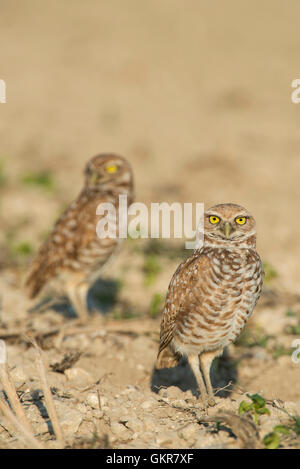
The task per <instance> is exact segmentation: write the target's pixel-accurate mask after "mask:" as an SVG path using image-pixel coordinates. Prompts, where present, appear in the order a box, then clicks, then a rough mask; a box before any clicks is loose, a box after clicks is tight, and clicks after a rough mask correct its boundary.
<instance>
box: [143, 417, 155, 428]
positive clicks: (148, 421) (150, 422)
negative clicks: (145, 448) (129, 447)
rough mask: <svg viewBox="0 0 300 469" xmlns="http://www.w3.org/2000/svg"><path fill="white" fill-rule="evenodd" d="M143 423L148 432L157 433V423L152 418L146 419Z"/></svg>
mask: <svg viewBox="0 0 300 469" xmlns="http://www.w3.org/2000/svg"><path fill="white" fill-rule="evenodd" d="M143 423H144V427H145V431H146V432H155V431H156V429H157V423H156V421H155V420H154V419H153V418H152V417H144V418H143Z"/></svg>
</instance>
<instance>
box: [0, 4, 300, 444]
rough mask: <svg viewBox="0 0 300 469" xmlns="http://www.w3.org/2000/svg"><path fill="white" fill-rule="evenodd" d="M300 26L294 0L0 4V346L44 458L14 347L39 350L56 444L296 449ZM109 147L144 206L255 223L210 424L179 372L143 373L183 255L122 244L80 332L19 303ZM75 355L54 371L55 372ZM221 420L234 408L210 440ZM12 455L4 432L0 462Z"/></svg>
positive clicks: (40, 407)
mask: <svg viewBox="0 0 300 469" xmlns="http://www.w3.org/2000/svg"><path fill="white" fill-rule="evenodd" d="M299 14H300V5H299V2H297V1H296V0H291V1H290V2H289V3H288V4H286V3H284V2H282V1H278V0H272V1H271V0H268V1H266V0H263V1H257V0H254V1H252V2H239V1H237V0H228V1H227V2H218V1H215V0H212V1H209V2H208V1H204V2H199V1H198V0H189V2H183V1H182V0H164V1H161V0H149V1H147V2H141V1H140V0H127V1H126V2H125V1H123V0H110V1H109V2H108V1H103V0H101V1H99V0H98V1H96V0H87V1H85V2H82V1H79V0H72V1H67V0H63V1H58V0H51V1H49V0H45V1H43V2H41V1H38V0H11V1H10V2H5V1H3V0H0V78H1V79H4V80H5V81H6V85H7V103H6V104H0V142H1V145H0V227H1V228H0V269H1V270H0V297H1V318H0V319H1V323H0V326H1V327H0V338H2V339H5V340H6V343H7V347H8V363H9V367H10V370H11V373H12V375H13V378H14V382H15V385H16V387H17V390H18V394H19V397H20V399H21V401H22V403H23V405H24V408H25V410H26V413H27V416H28V418H29V420H30V421H31V423H32V426H33V427H34V432H35V434H36V436H37V437H38V438H39V439H40V440H41V441H43V443H44V444H45V446H48V447H55V444H56V442H55V439H54V436H53V428H52V426H51V422H50V421H49V418H48V414H47V411H46V409H45V406H44V397H43V393H42V392H41V388H40V383H39V376H38V373H37V370H36V365H35V362H34V350H33V348H32V347H31V346H30V345H29V344H28V342H27V341H26V339H25V338H24V337H23V335H22V334H23V332H26V333H27V334H31V335H33V336H35V337H36V338H37V340H38V342H39V344H40V346H41V347H42V349H43V351H44V358H45V361H46V363H47V366H48V379H49V382H50V385H51V390H52V394H53V398H54V402H55V404H56V406H57V410H58V414H59V419H60V421H61V425H62V427H63V431H64V435H65V445H66V446H67V447H77V448H87V447H96V448H101V447H115V448H117V447H118V448H133V447H137V448H139V447H150V448H159V447H166V448H178V447H181V448H184V447H195V448H201V447H214V448H224V447H225V448H227V447H261V446H262V447H263V446H265V445H268V444H269V446H270V443H268V441H269V440H264V437H265V436H266V435H268V434H270V433H271V437H270V438H271V440H270V441H271V445H272V444H273V446H276V444H277V443H278V445H277V446H281V447H299V445H300V443H299V434H300V421H299V420H297V415H299V414H300V391H299V379H300V364H295V363H293V362H292V360H291V354H292V352H293V350H294V349H293V348H292V342H293V341H294V340H295V339H300V292H299V281H300V264H299V256H300V243H299V235H300V218H299V199H300V185H299V173H300V157H299V156H300V136H299V120H300V104H299V105H296V104H293V103H292V101H291V93H292V91H293V90H292V88H291V82H292V80H293V79H295V78H299V46H300V33H299V22H298V17H299ZM104 151H113V152H117V153H120V154H122V155H124V156H126V157H127V158H128V159H129V160H130V162H131V164H132V165H133V168H134V173H135V181H136V200H137V201H139V202H145V203H147V204H149V203H150V202H162V201H166V202H174V201H176V202H196V201H198V202H204V203H205V206H206V207H209V206H211V205H213V204H216V203H222V202H235V203H238V204H241V205H244V206H245V207H247V208H248V209H249V210H250V211H251V212H252V213H253V214H254V216H255V217H256V220H257V230H258V252H259V253H260V255H261V257H262V259H263V260H264V263H265V269H266V273H267V281H266V284H265V288H264V292H263V295H262V299H261V301H260V303H259V305H258V307H257V309H256V310H255V313H254V315H253V318H251V321H250V322H249V324H248V326H247V328H246V330H245V333H244V334H243V336H242V337H241V338H240V340H239V342H238V344H236V345H233V346H232V347H230V348H229V349H228V351H227V352H226V354H225V355H224V357H222V358H221V359H219V360H218V361H216V363H215V365H214V369H213V379H214V385H215V387H216V388H220V387H224V386H226V385H227V384H228V383H230V382H231V384H230V385H229V387H227V388H226V389H225V390H223V391H222V392H221V393H220V397H218V405H217V407H215V408H212V409H209V411H208V413H207V414H205V413H203V412H202V413H201V411H200V410H199V409H198V407H197V405H198V404H197V400H196V398H195V396H193V394H192V390H193V385H194V383H193V377H192V376H191V373H190V371H189V370H188V369H187V367H186V366H185V365H184V364H182V366H180V367H179V369H176V370H173V371H170V372H167V373H163V374H157V373H153V363H154V360H155V357H156V353H157V344H158V337H159V322H160V321H159V314H160V311H161V307H162V304H163V297H164V295H165V293H166V289H167V286H168V283H169V280H170V278H171V275H172V273H173V272H174V270H175V269H176V267H177V265H178V264H179V263H180V262H181V261H182V260H183V258H184V256H186V255H187V252H186V251H184V249H183V242H184V240H182V242H178V240H177V241H176V242H172V241H170V242H167V241H157V242H154V243H153V242H149V241H145V240H136V241H133V240H130V241H127V242H126V243H125V245H124V247H123V250H122V252H121V254H120V255H119V257H118V259H117V260H116V261H115V263H114V264H113V265H111V267H110V268H109V269H108V270H107V272H106V273H105V278H104V279H103V280H102V282H98V284H97V285H96V286H95V287H94V288H93V291H92V292H91V295H90V298H89V300H90V309H91V319H90V322H89V323H88V324H87V325H86V326H85V327H81V328H80V327H78V326H76V324H75V323H73V319H74V313H73V312H72V310H71V308H70V307H69V305H68V304H66V303H65V302H64V301H63V300H62V299H58V300H57V302H56V303H55V304H54V305H53V304H52V306H51V307H50V306H49V307H47V305H46V306H45V305H42V306H40V307H39V308H36V307H34V306H36V303H35V304H34V305H32V304H31V303H29V301H28V300H27V299H26V298H25V296H24V294H23V292H22V289H21V286H22V282H23V279H24V274H25V273H26V269H27V268H28V265H29V263H30V260H31V258H32V256H33V254H34V252H35V251H36V250H37V248H38V246H39V245H40V243H41V242H42V241H43V239H45V237H46V236H47V233H48V232H49V230H50V229H51V226H52V225H53V223H54V221H55V220H56V219H57V217H58V216H59V214H60V213H61V212H62V210H63V209H64V207H65V206H66V204H68V203H69V202H70V201H71V200H72V199H73V198H75V197H76V195H77V194H78V192H79V190H80V188H81V184H82V170H83V167H84V165H85V162H86V161H87V159H89V158H90V157H91V156H93V155H94V154H97V153H99V152H104ZM75 352H80V355H79V356H78V355H77V356H75V359H74V360H73V362H72V360H71V361H70V363H69V365H68V366H69V367H68V368H67V369H66V370H63V371H61V370H60V371H55V367H54V368H53V367H51V365H54V364H55V363H60V362H61V361H62V360H63V358H64V357H66V355H67V358H68V357H69V358H70V355H68V354H71V357H72V356H73V358H74V353H75ZM76 360H77V361H76ZM67 362H68V360H67ZM245 393H250V395H253V394H254V395H255V394H256V393H258V394H259V395H261V396H263V397H264V398H265V399H266V405H267V408H268V410H269V412H270V413H265V414H263V415H261V416H260V417H259V422H258V421H256V424H257V425H256V428H255V430H253V429H252V430H253V432H254V433H253V435H252V436H251V438H250V436H249V432H248V433H247V432H246V433H247V435H248V436H247V437H245V435H244V436H243V435H241V434H239V431H238V430H236V428H239V427H240V426H243V425H247V423H246V424H245V422H244V423H241V422H240V423H239V425H236V423H234V421H233V420H232V419H233V417H232V414H233V415H234V416H235V417H237V418H242V416H241V415H239V413H238V409H239V405H240V402H241V401H243V400H244V401H246V402H252V401H251V398H249V397H247V396H246V395H245ZM248 410H249V409H248ZM218 411H221V412H223V413H224V412H225V411H226V412H231V414H230V415H231V417H230V418H229V417H228V416H227V417H226V418H227V420H226V418H225V417H224V418H223V425H222V424H219V423H214V421H213V419H214V418H215V416H216V415H217V413H218ZM199 412H200V413H199ZM248 414H249V418H248V417H247V418H248V420H247V422H248V423H249V422H250V421H251V422H252V421H254V420H253V417H254V418H256V416H255V415H254V414H255V412H254V411H253V409H252V411H251V409H250V410H249V412H248V413H246V415H247V416H248ZM209 416H210V417H211V419H212V420H211V421H209V422H208V421H207V419H208V420H209ZM245 418H246V417H245ZM205 419H206V420H205ZM224 419H225V420H224ZM228 419H229V420H228ZM230 419H231V420H230ZM220 420H222V419H221V418H220ZM224 422H225V423H224ZM278 425H281V426H282V425H284V428H288V430H285V432H284V431H283V430H282V428H281V430H280V429H279V430H278V428H279V427H278V428H277V427H276V426H278ZM297 425H298V426H297ZM274 428H275V430H274ZM276 428H277V429H276ZM252 430H251V431H252ZM255 432H257V433H255ZM250 433H251V432H250ZM274 435H275V436H274ZM278 439H279V440H278ZM278 441H279V442H278ZM22 445H23V443H22V439H20V438H19V436H18V432H17V431H16V430H15V429H14V428H9V425H8V426H7V424H6V423H5V422H4V421H0V447H22Z"/></svg>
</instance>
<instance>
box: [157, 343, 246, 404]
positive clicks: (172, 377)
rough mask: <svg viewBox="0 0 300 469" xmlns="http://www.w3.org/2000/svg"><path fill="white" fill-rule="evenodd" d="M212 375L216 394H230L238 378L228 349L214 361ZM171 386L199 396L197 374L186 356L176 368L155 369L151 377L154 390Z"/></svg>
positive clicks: (220, 395) (224, 395)
mask: <svg viewBox="0 0 300 469" xmlns="http://www.w3.org/2000/svg"><path fill="white" fill-rule="evenodd" d="M210 376H211V383H212V386H213V389H214V390H215V395H217V396H219V397H226V396H228V395H230V393H231V392H232V389H233V385H234V383H235V382H236V380H237V367H236V363H235V361H233V360H232V359H231V358H230V356H229V354H228V352H227V350H226V349H225V351H224V353H223V355H222V356H221V357H218V358H215V360H214V361H213V363H212V367H211V372H210ZM171 386H176V387H178V388H179V389H181V391H183V392H186V391H191V392H192V394H193V395H194V396H196V397H198V396H199V391H198V389H197V382H196V378H195V375H194V373H193V371H192V370H191V368H190V366H189V363H188V361H187V360H186V359H185V358H182V359H181V360H180V362H179V364H178V365H177V366H176V367H174V368H162V369H160V370H157V369H153V372H152V377H151V390H152V391H153V392H155V393H159V391H160V390H161V389H165V388H168V387H171Z"/></svg>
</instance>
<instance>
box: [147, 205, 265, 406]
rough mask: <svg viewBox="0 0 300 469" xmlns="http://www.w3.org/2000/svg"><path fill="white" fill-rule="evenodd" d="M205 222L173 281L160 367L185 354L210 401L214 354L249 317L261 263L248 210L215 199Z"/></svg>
mask: <svg viewBox="0 0 300 469" xmlns="http://www.w3.org/2000/svg"><path fill="white" fill-rule="evenodd" d="M203 226H204V233H203V235H204V237H203V246H202V247H201V249H196V250H195V251H194V253H193V254H192V255H191V256H190V257H189V258H188V259H187V260H185V261H184V262H183V263H182V264H181V265H180V266H179V267H178V269H177V270H176V272H175V273H174V275H173V277H172V280H171V282H170V285H169V289H168V293H167V297H166V302H165V307H164V310H163V313H162V321H161V331H160V346H159V353H158V358H157V363H156V367H157V368H164V367H172V366H175V365H176V364H177V362H178V360H179V358H180V357H182V356H185V357H187V359H188V362H189V364H190V366H191V368H192V370H193V372H194V374H195V377H196V380H197V384H198V387H199V390H200V392H201V397H202V401H203V404H204V407H207V405H208V404H209V405H214V403H215V400H214V393H213V389H212V385H211V381H210V367H211V363H212V360H213V359H214V358H215V357H217V356H219V355H221V354H222V352H223V350H224V347H226V345H228V344H230V343H231V342H233V341H234V340H235V339H236V338H237V337H238V336H239V334H240V332H241V330H242V329H243V327H244V326H245V324H246V322H247V320H248V319H249V317H250V315H251V313H252V311H253V309H254V307H255V305H256V303H257V301H258V299H259V296H260V293H261V288H262V282H263V269H262V263H261V260H260V257H259V255H258V254H257V252H256V228H255V220H254V218H253V216H252V215H251V214H250V213H249V212H248V210H246V209H245V208H243V207H241V206H239V205H235V204H232V203H228V204H219V205H215V206H214V207H212V208H210V209H209V210H207V211H206V212H205V214H204V224H203ZM200 369H201V371H200Z"/></svg>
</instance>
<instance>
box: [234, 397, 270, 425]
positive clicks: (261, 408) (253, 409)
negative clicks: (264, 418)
mask: <svg viewBox="0 0 300 469" xmlns="http://www.w3.org/2000/svg"><path fill="white" fill-rule="evenodd" d="M247 397H249V399H250V400H251V401H252V402H246V401H242V402H241V403H240V405H239V414H240V415H241V414H244V413H246V412H249V413H251V414H252V416H253V420H254V422H255V423H256V424H257V425H258V423H259V420H258V417H259V415H263V414H270V411H269V409H267V407H266V400H265V399H264V398H263V397H262V396H260V395H259V394H247Z"/></svg>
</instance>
